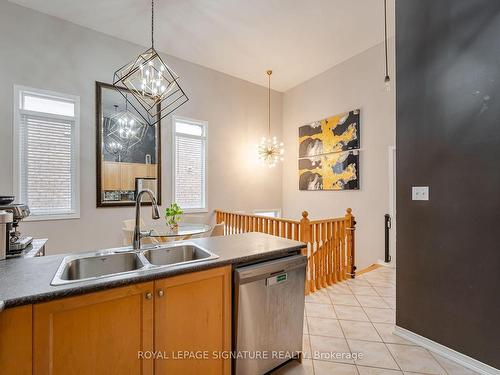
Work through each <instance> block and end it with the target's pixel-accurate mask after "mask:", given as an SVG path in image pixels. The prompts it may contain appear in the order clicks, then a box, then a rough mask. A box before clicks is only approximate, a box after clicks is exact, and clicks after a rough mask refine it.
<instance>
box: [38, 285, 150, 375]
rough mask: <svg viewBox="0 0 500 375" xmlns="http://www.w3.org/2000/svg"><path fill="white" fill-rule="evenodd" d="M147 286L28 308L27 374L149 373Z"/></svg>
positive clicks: (72, 298)
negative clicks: (29, 345) (30, 345)
mask: <svg viewBox="0 0 500 375" xmlns="http://www.w3.org/2000/svg"><path fill="white" fill-rule="evenodd" d="M153 291H154V290H153V282H148V283H142V284H135V285H131V286H126V287H121V288H115V289H109V290H105V291H102V292H96V293H90V294H86V295H82V296H75V297H69V298H63V299H59V300H54V301H50V302H46V303H41V304H37V305H34V307H33V353H34V363H33V374H35V375H73V374H74V375H77V374H78V375H113V374H116V375H125V374H130V375H137V374H142V375H151V374H153V362H152V361H151V360H145V359H140V358H139V352H140V351H143V352H144V351H151V350H152V349H153V305H154V299H153Z"/></svg>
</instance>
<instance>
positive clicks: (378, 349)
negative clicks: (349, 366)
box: [347, 340, 399, 370]
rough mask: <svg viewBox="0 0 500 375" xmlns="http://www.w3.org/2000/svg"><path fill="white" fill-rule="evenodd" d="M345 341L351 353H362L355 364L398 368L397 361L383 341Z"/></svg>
mask: <svg viewBox="0 0 500 375" xmlns="http://www.w3.org/2000/svg"><path fill="white" fill-rule="evenodd" d="M347 342H348V343H349V347H350V349H351V351H352V352H353V353H362V354H363V356H362V357H360V358H359V359H358V360H357V361H356V365H360V366H373V367H382V368H388V369H393V370H399V367H398V365H397V363H396V362H395V361H394V359H393V358H392V355H391V353H390V352H389V350H387V347H386V346H385V344H384V343H381V342H371V341H361V340H347Z"/></svg>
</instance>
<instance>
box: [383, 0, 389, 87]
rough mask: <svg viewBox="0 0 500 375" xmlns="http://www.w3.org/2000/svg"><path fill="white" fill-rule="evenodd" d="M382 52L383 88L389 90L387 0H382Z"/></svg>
mask: <svg viewBox="0 0 500 375" xmlns="http://www.w3.org/2000/svg"><path fill="white" fill-rule="evenodd" d="M384 53H385V78H384V89H385V91H387V92H389V91H391V77H390V76H389V59H388V53H387V0H384Z"/></svg>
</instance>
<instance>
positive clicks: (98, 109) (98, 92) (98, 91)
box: [95, 81, 161, 208]
mask: <svg viewBox="0 0 500 375" xmlns="http://www.w3.org/2000/svg"><path fill="white" fill-rule="evenodd" d="M103 88H105V89H112V90H122V91H125V92H130V91H129V90H128V89H127V88H125V87H121V86H118V87H115V86H113V85H111V84H109V83H105V82H99V81H96V82H95V115H96V117H95V121H96V122H95V124H96V125H95V126H96V153H95V155H96V207H98V208H99V207H124V206H128V207H130V206H135V201H123V202H117V203H107V202H103V201H102V200H101V195H102V180H101V179H102V160H101V158H102V147H101V146H102V140H101V138H102V136H103V134H102V124H101V116H102V105H101V101H102V89H103ZM158 106H160V104H158ZM159 109H160V108H159ZM148 126H149V125H148ZM155 126H156V148H157V156H156V160H157V163H156V165H157V171H156V175H157V197H156V202H157V204H158V205H161V120H158V123H157V124H156V125H155ZM142 205H146V206H150V205H151V202H142Z"/></svg>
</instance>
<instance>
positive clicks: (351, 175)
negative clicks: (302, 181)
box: [299, 153, 357, 190]
mask: <svg viewBox="0 0 500 375" xmlns="http://www.w3.org/2000/svg"><path fill="white" fill-rule="evenodd" d="M347 155H348V154H346V153H338V154H330V155H325V156H321V157H320V156H316V157H312V158H311V159H313V160H314V159H316V160H318V161H319V160H321V164H320V166H321V167H318V168H314V169H300V170H299V176H300V175H301V174H303V173H305V172H308V171H309V172H312V173H318V174H319V175H321V176H322V177H323V189H324V190H342V184H341V183H340V181H343V183H346V182H348V181H353V180H355V179H357V171H356V165H355V164H354V163H352V164H349V165H348V166H347V167H346V168H345V169H344V170H343V171H342V172H341V173H337V174H336V173H334V172H333V166H334V165H335V164H337V163H341V162H343V161H344V160H345V159H346V158H347Z"/></svg>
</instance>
